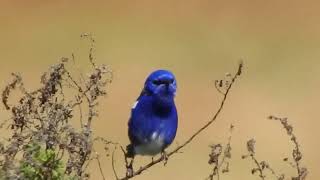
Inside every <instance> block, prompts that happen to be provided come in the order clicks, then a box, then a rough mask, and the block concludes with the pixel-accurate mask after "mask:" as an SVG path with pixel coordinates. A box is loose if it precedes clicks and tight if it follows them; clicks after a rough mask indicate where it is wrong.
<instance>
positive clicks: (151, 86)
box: [144, 70, 177, 99]
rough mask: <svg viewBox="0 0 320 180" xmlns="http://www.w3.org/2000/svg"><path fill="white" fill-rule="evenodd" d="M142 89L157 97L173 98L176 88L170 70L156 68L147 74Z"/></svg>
mask: <svg viewBox="0 0 320 180" xmlns="http://www.w3.org/2000/svg"><path fill="white" fill-rule="evenodd" d="M144 89H145V91H147V92H148V93H149V94H151V95H154V96H156V97H158V98H165V99H166V98H173V97H174V96H175V93H176V90H177V83H176V79H175V77H174V75H173V74H172V73H171V72H170V71H168V70H157V71H154V72H152V73H151V74H150V75H149V76H148V78H147V80H146V82H145V85H144Z"/></svg>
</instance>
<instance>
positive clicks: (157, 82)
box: [152, 80, 162, 85]
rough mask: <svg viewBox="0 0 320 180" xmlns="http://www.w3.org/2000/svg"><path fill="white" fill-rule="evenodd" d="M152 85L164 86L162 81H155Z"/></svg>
mask: <svg viewBox="0 0 320 180" xmlns="http://www.w3.org/2000/svg"><path fill="white" fill-rule="evenodd" d="M152 83H153V84H155V85H160V84H162V82H161V81H160V80H153V81H152Z"/></svg>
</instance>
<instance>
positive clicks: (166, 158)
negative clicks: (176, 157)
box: [161, 150, 169, 166]
mask: <svg viewBox="0 0 320 180" xmlns="http://www.w3.org/2000/svg"><path fill="white" fill-rule="evenodd" d="M161 159H162V160H163V161H164V163H163V165H164V166H165V165H167V163H168V159H169V156H168V154H167V153H166V151H165V150H163V151H161Z"/></svg>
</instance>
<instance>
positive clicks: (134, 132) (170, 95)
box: [127, 70, 178, 158]
mask: <svg viewBox="0 0 320 180" xmlns="http://www.w3.org/2000/svg"><path fill="white" fill-rule="evenodd" d="M176 89H177V82H176V79H175V77H174V75H173V74H172V73H171V72H170V71H167V70H157V71H154V72H152V73H151V74H150V75H149V76H148V78H147V80H146V81H145V84H144V88H143V90H142V92H141V94H140V96H139V98H138V99H137V101H136V103H135V104H134V106H133V107H132V110H131V117H130V119H129V123H128V128H129V130H128V135H129V139H130V142H131V143H130V144H129V145H128V146H127V157H132V158H133V157H134V156H135V155H137V154H139V155H151V156H154V155H156V154H158V153H164V150H165V149H166V148H167V147H168V146H169V145H170V144H171V143H172V141H173V140H174V138H175V136H176V132H177V128H178V113H177V109H176V106H175V103H174V97H175V93H176Z"/></svg>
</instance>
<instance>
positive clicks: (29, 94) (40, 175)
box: [0, 34, 112, 179]
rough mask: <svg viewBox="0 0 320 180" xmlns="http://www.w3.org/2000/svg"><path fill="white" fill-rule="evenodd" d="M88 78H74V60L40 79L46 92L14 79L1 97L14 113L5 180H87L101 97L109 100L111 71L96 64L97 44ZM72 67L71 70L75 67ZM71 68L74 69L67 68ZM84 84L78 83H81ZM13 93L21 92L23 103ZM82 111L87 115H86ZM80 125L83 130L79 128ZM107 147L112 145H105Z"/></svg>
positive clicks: (4, 157)
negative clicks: (95, 122) (105, 96)
mask: <svg viewBox="0 0 320 180" xmlns="http://www.w3.org/2000/svg"><path fill="white" fill-rule="evenodd" d="M82 37H83V38H89V40H90V42H91V47H90V51H89V63H90V67H91V71H90V72H89V73H88V76H86V77H85V76H83V75H82V73H81V72H79V73H80V74H78V75H74V74H72V73H71V72H73V70H75V69H74V67H75V66H74V65H75V64H74V63H75V56H74V55H73V54H72V56H71V57H70V58H61V61H60V62H59V63H58V64H56V65H53V66H51V67H50V68H49V70H48V71H47V72H45V73H44V74H43V75H42V77H41V87H40V88H38V89H36V90H29V89H26V88H25V87H24V84H23V80H22V77H21V76H20V75H18V74H13V80H12V81H11V82H10V83H8V85H7V86H6V87H5V89H4V90H3V92H2V103H3V105H4V106H5V108H6V109H7V110H8V111H10V112H11V118H10V119H9V120H7V121H4V122H3V123H2V124H1V126H0V127H1V128H2V129H3V128H4V127H5V124H7V125H8V128H7V129H5V130H4V131H7V134H9V135H10V137H9V138H8V139H7V140H5V141H3V142H0V176H1V177H4V178H5V179H68V178H71V179H87V178H88V177H89V174H88V173H86V167H87V166H88V164H89V163H90V162H91V159H92V158H97V157H93V156H94V153H92V152H93V143H94V141H95V138H94V137H93V131H92V128H91V125H92V121H93V119H94V118H96V117H97V116H98V112H97V106H98V101H99V99H100V97H103V96H104V95H106V93H107V92H106V88H107V86H108V85H109V83H111V80H112V72H111V70H110V68H109V67H108V66H105V65H96V64H95V63H94V56H93V54H92V53H93V50H94V40H93V38H92V36H90V35H88V34H84V35H82ZM70 64H71V65H70ZM68 65H70V69H69V68H68V67H69V66H68ZM76 79H79V80H76ZM13 91H20V92H21V96H20V97H18V101H17V102H14V100H12V101H13V102H11V101H10V99H15V98H16V97H13V96H14V95H13V94H12V92H13ZM83 111H87V112H86V113H84V112H83ZM75 123H80V126H81V127H80V128H76V126H74V124H75ZM104 141H105V142H108V141H107V140H104Z"/></svg>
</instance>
